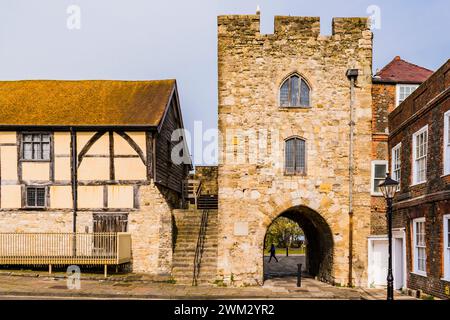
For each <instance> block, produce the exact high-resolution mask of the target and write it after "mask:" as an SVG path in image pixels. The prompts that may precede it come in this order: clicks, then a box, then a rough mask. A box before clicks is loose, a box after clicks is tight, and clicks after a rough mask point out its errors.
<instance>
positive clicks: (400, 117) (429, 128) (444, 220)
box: [389, 60, 450, 298]
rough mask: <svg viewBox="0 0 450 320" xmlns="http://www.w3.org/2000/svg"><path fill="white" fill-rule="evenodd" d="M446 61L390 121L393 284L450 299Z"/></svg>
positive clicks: (449, 83) (449, 71) (449, 72)
mask: <svg viewBox="0 0 450 320" xmlns="http://www.w3.org/2000/svg"><path fill="white" fill-rule="evenodd" d="M449 96H450V60H448V61H447V62H446V63H445V64H444V65H443V66H442V67H441V68H440V69H439V70H438V71H436V72H435V73H434V74H433V75H432V76H431V77H430V78H429V79H428V80H427V81H425V82H424V83H423V84H422V85H420V86H419V87H418V88H417V89H416V90H415V91H414V92H413V93H412V94H411V95H410V96H409V97H408V98H406V99H405V101H404V102H402V103H401V104H400V105H399V106H398V107H397V108H396V109H395V110H393V111H392V113H391V114H390V115H389V132H390V134H389V150H390V166H391V168H392V176H393V178H394V179H396V180H398V181H399V182H400V186H399V191H398V192H397V195H396V198H395V199H394V222H393V226H394V237H395V238H394V247H393V250H394V279H395V278H396V277H397V278H398V277H401V276H402V274H401V271H402V270H399V269H400V268H399V267H398V265H403V266H404V273H405V274H404V275H405V276H406V277H405V278H406V284H407V287H408V288H411V289H415V290H421V291H423V292H425V293H427V294H430V295H433V296H437V297H441V298H448V297H450V292H449V290H450V288H449V287H450V135H449V128H450V126H449V125H450V100H449Z"/></svg>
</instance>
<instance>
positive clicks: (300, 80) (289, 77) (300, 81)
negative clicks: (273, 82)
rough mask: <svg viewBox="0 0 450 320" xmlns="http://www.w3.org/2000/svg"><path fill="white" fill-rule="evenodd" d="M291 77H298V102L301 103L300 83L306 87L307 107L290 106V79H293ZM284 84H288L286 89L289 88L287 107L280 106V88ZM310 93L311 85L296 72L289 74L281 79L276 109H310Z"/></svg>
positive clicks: (300, 105)
mask: <svg viewBox="0 0 450 320" xmlns="http://www.w3.org/2000/svg"><path fill="white" fill-rule="evenodd" d="M293 77H298V80H299V81H298V85H299V98H298V100H299V102H301V83H302V81H304V82H305V84H306V86H307V87H308V90H309V92H308V105H302V104H299V105H295V106H293V105H291V78H293ZM286 82H288V88H289V91H288V101H289V105H287V106H286V105H282V104H281V88H282V87H283V85H284V84H285V83H286ZM311 92H312V89H311V85H310V83H309V82H308V81H307V80H306V79H305V78H304V77H302V76H301V75H300V74H299V73H297V72H294V73H291V74H290V75H289V76H287V77H285V78H284V79H283V81H281V84H280V85H279V87H278V107H279V108H287V109H310V108H311Z"/></svg>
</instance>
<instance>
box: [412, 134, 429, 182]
mask: <svg viewBox="0 0 450 320" xmlns="http://www.w3.org/2000/svg"><path fill="white" fill-rule="evenodd" d="M412 149H413V150H412V151H413V184H418V183H423V182H426V180H427V152H428V126H425V127H423V128H422V129H420V130H419V131H417V132H416V133H414V135H413V146H412Z"/></svg>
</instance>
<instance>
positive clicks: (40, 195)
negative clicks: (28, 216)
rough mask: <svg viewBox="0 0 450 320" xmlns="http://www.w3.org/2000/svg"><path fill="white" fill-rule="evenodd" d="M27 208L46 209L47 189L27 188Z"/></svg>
mask: <svg viewBox="0 0 450 320" xmlns="http://www.w3.org/2000/svg"><path fill="white" fill-rule="evenodd" d="M26 191H27V192H26V193H27V198H26V206H27V207H33V208H44V207H45V187H27V189H26Z"/></svg>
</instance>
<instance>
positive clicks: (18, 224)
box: [0, 184, 172, 275]
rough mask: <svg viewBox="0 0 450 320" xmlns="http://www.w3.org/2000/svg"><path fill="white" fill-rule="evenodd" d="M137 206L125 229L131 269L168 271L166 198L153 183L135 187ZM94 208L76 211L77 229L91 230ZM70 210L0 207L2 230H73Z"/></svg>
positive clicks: (169, 249)
mask: <svg viewBox="0 0 450 320" xmlns="http://www.w3.org/2000/svg"><path fill="white" fill-rule="evenodd" d="M138 199H139V200H138V201H139V205H138V208H139V209H130V210H124V212H128V232H130V233H131V238H132V270H133V272H145V273H149V274H155V275H170V273H171V269H172V210H171V208H170V206H169V201H168V200H167V198H166V197H165V196H164V195H163V194H162V193H161V192H160V191H159V189H158V188H157V187H156V186H155V185H154V184H150V185H141V186H139V189H138ZM93 212H108V211H104V210H97V211H79V212H78V214H77V231H78V232H86V231H88V232H92V230H93ZM72 228H73V214H72V211H71V210H68V209H66V210H58V211H56V210H55V211H53V210H41V211H31V210H27V211H24V210H16V209H11V210H1V211H0V233H2V232H72Z"/></svg>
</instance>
